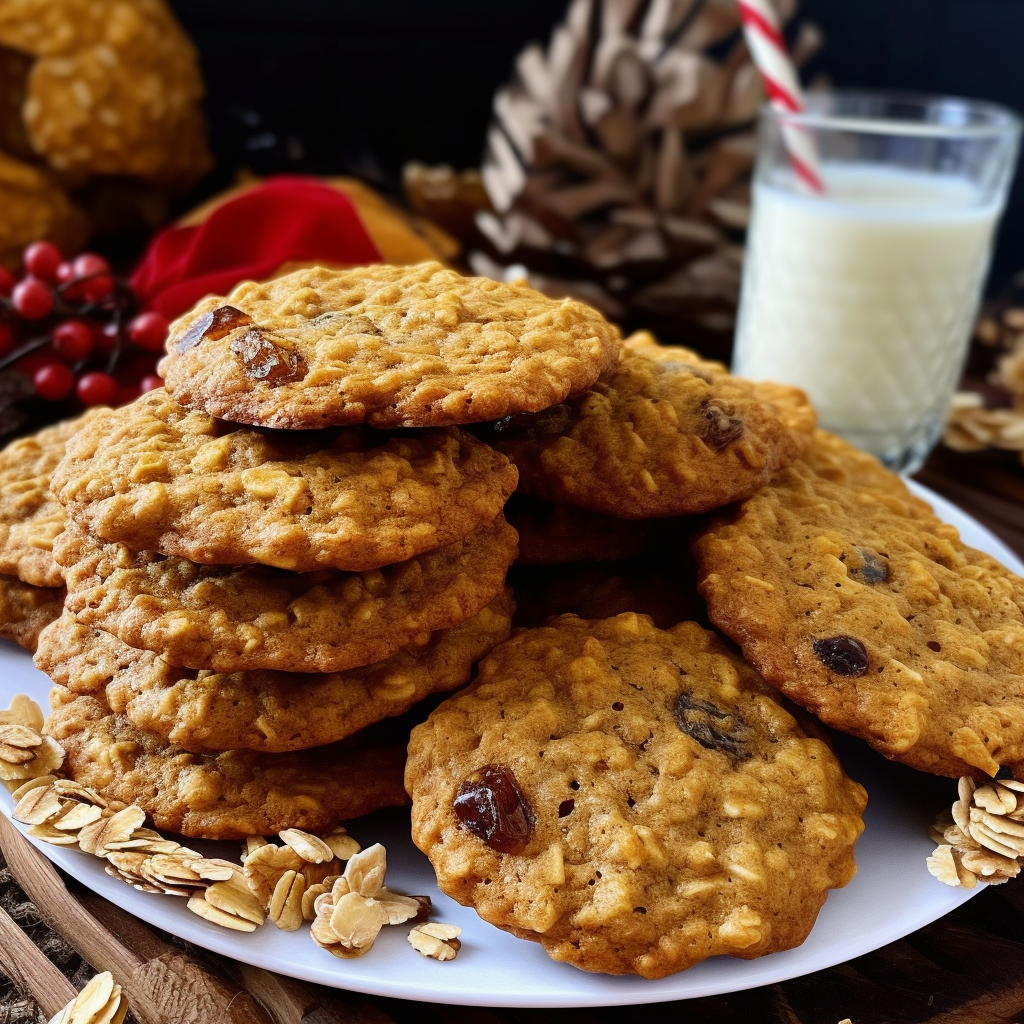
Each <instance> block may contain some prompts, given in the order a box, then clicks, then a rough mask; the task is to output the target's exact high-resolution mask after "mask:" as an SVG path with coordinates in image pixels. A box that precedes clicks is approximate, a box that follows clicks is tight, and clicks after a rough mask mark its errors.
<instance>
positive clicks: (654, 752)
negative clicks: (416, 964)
mask: <svg viewBox="0 0 1024 1024" xmlns="http://www.w3.org/2000/svg"><path fill="white" fill-rule="evenodd" d="M406 785H407V786H408V788H409V791H410V793H411V794H412V798H413V811H412V834H413V840H414V841H415V843H416V845H417V846H419V848H420V849H421V850H423V851H424V852H425V853H426V854H427V856H428V857H429V858H430V861H431V863H432V864H433V866H434V869H435V871H436V872H437V878H438V885H439V886H440V887H441V890H442V892H445V893H447V894H448V895H449V896H452V897H453V898H454V899H456V900H458V901H459V902H460V903H463V904H467V905H470V906H473V907H474V908H475V909H476V911H477V913H479V914H480V916H481V917H483V918H484V919H485V920H486V921H489V922H491V923H492V924H495V925H497V926H498V927H499V928H504V929H506V930H507V931H511V932H512V933H513V934H515V935H518V936H519V937H521V938H526V939H532V940H533V941H535V942H540V943H541V944H542V945H543V946H544V949H545V951H546V952H547V953H548V954H549V955H550V956H551V957H553V958H554V959H556V960H562V961H565V962H567V963H570V964H573V965H574V966H576V967H581V968H583V969H584V970H589V971H603V972H607V973H611V974H624V973H633V974H640V975H643V976H644V977H647V978H661V977H664V976H665V975H668V974H672V973H674V972H675V971H681V970H683V969H685V968H687V967H690V966H692V965H693V964H695V963H697V962H699V961H701V960H703V959H705V958H706V957H709V956H716V955H718V954H728V955H731V956H737V957H741V958H744V959H749V958H752V957H756V956H762V955H764V954H765V953H770V952H774V951H776V950H780V949H788V948H790V947H792V946H795V945H797V944H799V943H800V942H802V941H803V940H804V938H805V937H806V935H807V933H808V932H809V931H810V929H811V926H812V925H813V923H814V919H815V916H816V915H817V912H818V909H819V908H820V906H821V904H822V903H823V902H824V901H825V897H826V896H827V895H828V891H829V889H830V888H834V887H838V886H842V885H845V884H846V883H847V882H848V881H849V880H850V879H851V878H852V877H853V874H854V870H855V867H854V860H853V844H854V842H855V841H856V839H857V836H858V835H859V834H860V832H861V830H862V829H863V822H862V820H861V812H862V811H863V809H864V804H865V800H866V796H865V793H864V790H863V789H862V788H861V787H860V786H858V785H857V784H856V783H855V782H851V781H850V780H849V779H848V778H846V776H845V775H844V774H843V772H842V769H841V768H840V766H839V763H838V762H837V760H836V759H835V756H834V755H833V754H832V751H831V750H830V749H829V747H828V746H827V745H826V743H824V742H823V741H822V740H821V739H818V738H814V737H812V736H808V735H807V734H806V733H805V732H804V731H803V730H802V729H801V728H800V726H799V725H798V724H797V722H796V721H795V720H794V718H793V717H792V715H790V714H789V713H788V712H787V711H786V710H785V709H783V708H782V707H781V705H779V704H778V703H777V701H776V700H775V699H774V698H773V697H772V696H771V691H770V690H769V688H768V687H766V686H765V685H764V683H763V682H762V681H761V680H760V679H759V678H758V676H757V674H756V673H755V672H754V671H753V670H752V669H751V668H750V667H749V666H748V665H746V664H745V663H744V662H743V661H742V660H741V659H740V658H738V657H736V656H735V655H733V654H730V653H729V651H728V650H727V649H726V647H725V645H724V644H723V643H722V642H721V641H720V640H719V639H718V638H717V637H716V636H715V635H714V634H712V633H710V632H708V631H706V630H703V629H701V628H700V627H699V626H697V625H696V624H694V623H682V624H680V625H678V626H675V627H674V628H673V629H671V630H668V631H664V632H663V631H661V630H658V629H655V628H654V626H653V625H652V624H651V622H650V620H649V619H646V618H645V617H642V616H636V615H620V616H618V617H617V618H614V619H605V620H600V621H589V622H588V621H585V620H581V619H577V618H575V616H563V617H561V618H559V619H555V620H553V621H552V623H551V624H550V625H549V626H547V627H542V628H539V629H533V630H527V631H524V632H521V633H519V634H518V635H516V636H515V637H513V638H512V639H511V640H509V641H507V642H506V643H504V644H502V645H501V646H499V647H498V648H496V649H495V650H494V651H493V652H492V653H491V654H490V655H489V656H488V657H487V658H485V659H484V661H483V662H482V663H481V665H480V674H479V677H478V679H477V681H476V682H475V683H474V684H472V685H471V686H470V687H469V688H468V689H466V690H463V691H462V692H461V693H459V694H457V695H455V696H454V697H451V698H449V699H448V700H446V701H445V702H444V703H443V704H441V705H440V706H439V707H438V708H436V709H435V710H434V712H433V713H432V714H431V715H430V718H429V719H428V720H427V722H426V723H425V724H423V725H420V726H417V727H416V728H415V729H414V730H413V733H412V738H411V741H410V745H409V763H408V766H407V769H406Z"/></svg>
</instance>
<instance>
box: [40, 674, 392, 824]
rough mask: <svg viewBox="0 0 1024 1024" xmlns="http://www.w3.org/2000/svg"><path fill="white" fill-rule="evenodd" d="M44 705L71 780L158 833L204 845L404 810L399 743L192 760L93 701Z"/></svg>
mask: <svg viewBox="0 0 1024 1024" xmlns="http://www.w3.org/2000/svg"><path fill="white" fill-rule="evenodd" d="M50 703H51V705H52V707H53V712H52V714H51V715H50V717H49V718H48V719H47V721H46V732H47V733H48V734H49V735H50V736H52V737H53V738H54V739H55V740H56V741H57V742H58V743H59V744H60V745H61V746H62V747H63V748H64V752H65V755H66V756H65V761H64V767H65V769H66V770H67V771H68V773H69V774H70V776H71V777H72V778H73V779H74V780H75V781H76V782H80V783H81V784H82V785H84V786H91V787H92V788H93V789H96V790H98V791H99V792H100V793H101V794H102V795H103V796H104V797H106V798H107V799H108V800H122V801H124V802H125V803H129V804H136V805H137V806H139V807H141V808H142V809H143V810H144V811H145V812H146V813H147V814H148V815H149V817H150V818H151V820H152V822H153V824H154V826H155V827H156V828H160V829H168V830H170V831H172V832H180V833H181V834H182V835H186V836H194V837H196V838H202V839H243V838H245V837H246V836H253V835H271V834H273V833H275V832H280V831H282V830H283V829H286V828H300V829H304V830H306V831H309V832H323V831H327V830H328V829H330V828H332V827H333V826H334V825H336V824H337V823H338V822H339V821H344V820H346V819H348V818H358V817H359V816H360V815H363V814H369V813H370V811H375V810H377V809H378V808H380V807H394V806H400V805H401V804H404V803H407V802H408V797H407V796H406V793H405V789H404V787H403V785H402V769H403V766H404V764H405V745H404V743H402V742H395V741H393V740H391V741H385V742H382V741H380V740H378V739H377V738H376V737H374V736H373V735H370V734H367V733H365V732H363V733H359V734H358V735H356V736H353V737H351V738H350V739H348V740H344V741H342V742H341V743H335V744H332V745H331V746H329V747H317V748H315V749H313V750H309V751H298V752H294V753H289V754H261V753H256V752H254V751H251V750H228V751H224V752H223V753H219V754H192V753H189V752H188V751H185V750H182V749H181V748H180V747H174V746H168V745H167V742H166V740H164V739H162V738H161V737H159V736H156V735H154V734H153V733H148V732H143V731H142V730H141V729H136V728H135V727H134V726H133V725H131V724H130V723H129V722H128V721H127V719H125V718H123V717H121V716H120V715H115V714H113V713H112V712H111V710H110V709H109V708H108V707H107V706H106V705H104V704H103V703H102V702H101V701H99V700H97V699H96V698H95V697H82V696H76V695H75V694H73V693H71V692H70V691H69V690H66V689H64V688H63V687H61V686H57V687H54V689H53V691H52V693H51V695H50Z"/></svg>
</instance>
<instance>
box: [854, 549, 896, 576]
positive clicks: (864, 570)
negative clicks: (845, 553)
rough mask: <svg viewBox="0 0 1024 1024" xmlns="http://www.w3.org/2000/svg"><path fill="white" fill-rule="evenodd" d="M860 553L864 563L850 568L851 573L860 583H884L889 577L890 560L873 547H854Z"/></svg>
mask: <svg viewBox="0 0 1024 1024" xmlns="http://www.w3.org/2000/svg"><path fill="white" fill-rule="evenodd" d="M854 551H856V552H857V554H858V555H860V557H861V559H862V561H863V565H860V566H858V567H857V568H856V569H851V570H850V575H851V576H852V577H853V579H855V580H857V582H858V583H884V582H885V581H886V580H887V579H888V578H889V560H888V559H887V558H886V557H885V555H880V554H878V553H877V552H875V551H872V550H871V548H854Z"/></svg>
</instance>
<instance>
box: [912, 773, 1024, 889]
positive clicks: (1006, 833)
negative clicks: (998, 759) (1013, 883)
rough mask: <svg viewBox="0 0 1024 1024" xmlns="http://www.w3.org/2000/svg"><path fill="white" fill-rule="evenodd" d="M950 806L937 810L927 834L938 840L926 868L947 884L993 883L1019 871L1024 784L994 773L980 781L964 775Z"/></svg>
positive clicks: (1023, 843) (1023, 859) (1023, 834)
mask: <svg viewBox="0 0 1024 1024" xmlns="http://www.w3.org/2000/svg"><path fill="white" fill-rule="evenodd" d="M957 790H958V797H959V799H957V800H956V801H955V802H954V803H953V805H952V808H951V809H950V811H949V812H943V813H942V814H940V815H939V816H938V818H937V819H936V821H935V824H934V825H933V826H932V828H931V829H930V830H929V834H930V835H931V836H932V838H933V839H935V840H936V841H937V842H938V843H939V845H938V847H937V848H936V849H935V852H934V853H932V855H931V856H930V857H929V858H928V870H929V871H930V872H931V873H932V874H933V875H934V876H935V877H936V878H938V879H939V881H941V882H945V883H946V885H954V886H956V885H959V886H964V887H965V888H968V889H970V888H973V887H974V886H975V885H977V883H978V882H979V881H981V882H985V883H987V884H989V885H997V884H999V883H1001V882H1005V881H1006V880H1007V879H1009V878H1014V877H1016V876H1017V874H1018V873H1019V872H1020V868H1021V864H1022V862H1024V802H1022V808H1021V809H1020V810H1018V802H1019V794H1021V793H1022V792H1024V784H1022V783H1020V782H1017V781H1016V780H1015V779H996V780H994V781H992V782H990V783H986V784H985V785H983V786H977V787H976V786H975V784H974V782H973V781H972V780H971V779H970V778H968V777H966V776H965V777H964V778H962V779H960V781H959V783H958V785H957Z"/></svg>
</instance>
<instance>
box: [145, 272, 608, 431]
mask: <svg viewBox="0 0 1024 1024" xmlns="http://www.w3.org/2000/svg"><path fill="white" fill-rule="evenodd" d="M620 345H621V335H620V334H619V331H618V328H616V327H614V326H612V325H611V324H610V323H608V321H607V320H605V318H604V317H603V316H601V314H600V313H598V312H597V311H596V310H593V309H590V308H589V307H588V306H584V305H583V304H582V303H580V302H576V301H575V300H572V299H558V300H556V299H549V298H547V296H545V295H542V294H541V293H540V292H537V291H534V290H533V289H532V288H529V287H527V286H526V285H525V284H523V283H515V284H505V283H503V282H500V281H492V280H490V279H488V278H481V277H463V276H462V275H460V274H457V273H455V271H453V270H448V269H447V268H445V267H443V266H441V264H439V263H422V264H420V265H418V266H414V267H392V266H384V265H378V266H370V267H359V268H355V269H350V270H325V269H323V268H321V267H315V268H312V269H305V270H298V271H295V272H294V273H291V274H286V275H285V276H283V277H279V278H276V279H275V280H272V281H268V282H266V283H263V284H258V283H256V282H253V281H246V282H244V283H242V284H240V285H238V286H237V287H236V288H235V289H234V290H233V291H232V292H231V293H230V294H229V295H227V296H210V297H208V298H205V299H203V300H202V301H201V302H200V303H199V304H198V305H197V306H196V307H195V308H194V309H192V310H191V311H190V312H188V313H186V314H185V315H184V316H182V317H180V318H179V319H178V320H176V321H175V322H174V323H173V324H172V325H171V331H170V337H169V339H168V342H167V355H166V356H165V357H164V359H163V360H162V361H161V363H160V374H161V376H162V377H163V378H164V380H165V382H166V386H167V390H168V391H170V393H171V394H172V395H173V396H174V399H175V401H177V402H179V403H180V404H181V405H184V406H186V407H188V408H190V409H204V410H205V411H206V412H208V413H210V415H212V416H217V417H220V418H222V419H227V420H233V421H235V422H238V423H249V424H254V425H258V426H265V427H284V428H289V429H295V428H298V429H310V428H314V427H326V426H331V425H342V424H352V423H368V424H370V425H371V426H374V427H438V426H450V425H452V424H459V423H479V422H484V421H486V420H494V419H499V418H501V417H502V416H507V415H509V414H510V413H515V412H536V411H537V410H540V409H544V408H547V407H548V406H549V405H555V404H557V403H558V402H561V401H562V399H564V398H565V397H566V396H567V395H569V394H570V393H572V392H574V391H579V390H580V389H582V388H586V387H589V386H590V385H591V384H592V383H593V382H594V380H595V379H596V378H597V376H598V375H599V374H600V373H601V372H602V371H603V370H605V369H607V368H608V367H609V366H611V365H612V363H613V362H614V361H615V360H616V359H617V358H618V354H619V348H620Z"/></svg>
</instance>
